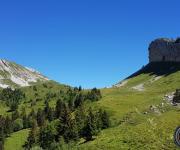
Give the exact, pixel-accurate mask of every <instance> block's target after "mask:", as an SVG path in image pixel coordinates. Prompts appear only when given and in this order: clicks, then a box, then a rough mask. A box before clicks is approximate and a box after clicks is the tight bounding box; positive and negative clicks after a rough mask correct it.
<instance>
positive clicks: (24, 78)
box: [0, 59, 48, 88]
mask: <svg viewBox="0 0 180 150" xmlns="http://www.w3.org/2000/svg"><path fill="white" fill-rule="evenodd" d="M47 80H48V78H46V77H45V76H43V75H42V74H40V73H39V72H38V71H36V70H35V69H32V68H28V67H23V66H21V65H18V64H16V63H14V62H10V61H8V60H5V59H0V87H1V88H7V87H23V86H30V85H31V84H33V83H36V82H38V81H47Z"/></svg>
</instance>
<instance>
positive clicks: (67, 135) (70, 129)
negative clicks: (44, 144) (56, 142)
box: [58, 105, 78, 142]
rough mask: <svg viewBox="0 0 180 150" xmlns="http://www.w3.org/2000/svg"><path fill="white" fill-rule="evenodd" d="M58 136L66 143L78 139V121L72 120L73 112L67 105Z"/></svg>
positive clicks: (62, 115) (60, 119) (61, 118)
mask: <svg viewBox="0 0 180 150" xmlns="http://www.w3.org/2000/svg"><path fill="white" fill-rule="evenodd" d="M59 121H60V124H59V126H58V134H59V136H62V137H63V138H64V139H65V141H66V142H69V141H70V140H77V139H78V130H77V124H76V120H75V119H73V118H72V115H71V112H70V110H69V108H68V106H67V105H65V108H64V110H63V111H62V114H61V116H60V118H59Z"/></svg>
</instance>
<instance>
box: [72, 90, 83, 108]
mask: <svg viewBox="0 0 180 150" xmlns="http://www.w3.org/2000/svg"><path fill="white" fill-rule="evenodd" d="M83 102H84V97H83V95H82V94H81V93H80V94H79V95H77V96H76V98H75V101H74V105H75V108H77V107H79V106H81V105H82V104H83Z"/></svg>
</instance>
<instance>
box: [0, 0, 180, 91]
mask: <svg viewBox="0 0 180 150" xmlns="http://www.w3.org/2000/svg"><path fill="white" fill-rule="evenodd" d="M179 6H180V1H179V0H136V1H133V0H42V1H41V0H30V1H25V0H22V1H19V0H16V1H14V0H11V1H10V0H6V1H0V58H5V59H8V60H11V61H15V62H17V63H19V64H22V65H24V66H30V67H33V68H35V69H37V70H39V71H40V72H42V73H43V74H45V75H47V76H48V77H50V78H51V79H54V80H56V81H59V82H61V83H65V84H69V85H72V86H79V85H82V86H83V87H85V88H92V87H105V86H110V85H112V84H114V83H116V82H118V81H119V80H121V79H123V78H125V77H127V76H128V75H130V74H131V73H133V72H135V71H136V70H137V69H139V68H140V67H142V66H143V65H145V64H147V63H148V51H147V48H148V44H149V43H150V41H151V40H153V39H155V38H158V37H169V38H176V37H178V36H180V15H179V13H180V10H179Z"/></svg>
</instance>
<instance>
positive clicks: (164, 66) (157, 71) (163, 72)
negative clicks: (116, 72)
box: [114, 62, 180, 87]
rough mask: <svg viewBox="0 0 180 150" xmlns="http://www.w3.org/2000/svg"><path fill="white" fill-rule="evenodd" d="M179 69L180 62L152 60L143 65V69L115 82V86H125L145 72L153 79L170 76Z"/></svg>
mask: <svg viewBox="0 0 180 150" xmlns="http://www.w3.org/2000/svg"><path fill="white" fill-rule="evenodd" d="M178 71H180V62H151V63H148V64H147V65H145V66H143V67H142V68H141V69H139V70H138V71H137V72H135V73H133V74H132V75H130V76H129V77H127V78H126V79H124V80H123V81H120V82H119V83H117V84H115V85H114V86H115V87H122V86H125V85H126V84H127V83H128V81H129V80H130V79H132V78H135V77H138V76H140V75H141V76H142V75H143V74H144V75H145V74H148V75H150V77H151V78H150V79H151V80H158V79H160V77H162V76H168V75H170V74H173V73H176V72H178ZM146 80H147V79H146ZM140 84H142V83H141V80H140V82H139V85H140Z"/></svg>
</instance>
